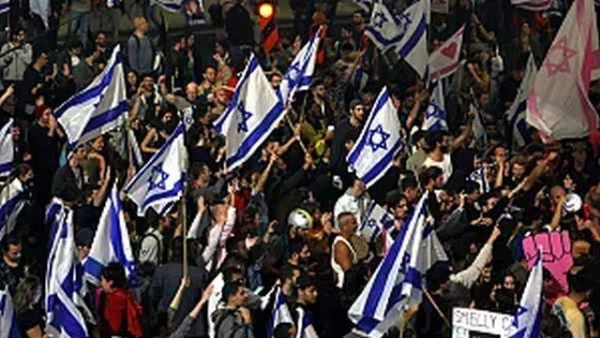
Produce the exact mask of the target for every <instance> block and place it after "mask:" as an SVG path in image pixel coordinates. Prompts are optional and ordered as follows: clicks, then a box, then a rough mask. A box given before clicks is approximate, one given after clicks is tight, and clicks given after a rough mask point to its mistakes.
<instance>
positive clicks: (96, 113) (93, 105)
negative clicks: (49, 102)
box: [54, 45, 129, 149]
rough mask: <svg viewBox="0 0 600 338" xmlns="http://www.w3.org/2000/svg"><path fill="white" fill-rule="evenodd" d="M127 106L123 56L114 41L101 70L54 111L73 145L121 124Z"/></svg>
mask: <svg viewBox="0 0 600 338" xmlns="http://www.w3.org/2000/svg"><path fill="white" fill-rule="evenodd" d="M128 110H129V105H128V104H127V90H126V87H125V72H124V70H123V56H122V55H121V53H120V47H119V45H117V46H116V47H115V48H114V50H113V52H112V55H111V57H110V59H109V60H108V63H107V65H106V68H104V70H103V71H102V73H100V74H99V75H98V76H96V78H95V79H94V80H93V81H92V82H91V83H90V84H89V85H88V86H87V87H86V88H85V89H83V90H82V91H80V92H79V93H77V94H75V95H73V96H72V97H71V98H70V99H68V100H67V101H66V102H65V103H63V104H62V105H61V106H60V107H58V108H57V109H56V111H55V112H54V113H55V116H56V118H57V120H58V122H59V123H60V124H61V125H62V127H63V129H64V130H65V133H66V134H67V137H68V139H69V146H70V147H71V149H72V148H73V147H75V146H77V145H79V144H84V143H86V142H88V141H91V140H93V139H94V138H96V137H98V136H100V135H102V134H104V133H106V132H108V131H111V130H112V129H114V128H116V127H118V126H121V125H123V123H124V122H125V118H126V115H127V111H128Z"/></svg>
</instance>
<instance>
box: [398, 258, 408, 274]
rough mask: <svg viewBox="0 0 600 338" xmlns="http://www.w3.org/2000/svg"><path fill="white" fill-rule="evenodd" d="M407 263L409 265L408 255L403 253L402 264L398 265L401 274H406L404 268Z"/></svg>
mask: <svg viewBox="0 0 600 338" xmlns="http://www.w3.org/2000/svg"><path fill="white" fill-rule="evenodd" d="M408 263H410V254H409V253H405V254H404V257H402V264H400V272H401V273H406V267H407V266H408Z"/></svg>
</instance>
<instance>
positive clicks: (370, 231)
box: [358, 203, 394, 244]
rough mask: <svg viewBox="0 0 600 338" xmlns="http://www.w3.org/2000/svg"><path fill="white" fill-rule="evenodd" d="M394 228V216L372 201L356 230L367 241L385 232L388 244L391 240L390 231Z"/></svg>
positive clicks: (371, 240)
mask: <svg viewBox="0 0 600 338" xmlns="http://www.w3.org/2000/svg"><path fill="white" fill-rule="evenodd" d="M393 228H394V216H393V215H392V214H390V213H389V212H387V211H386V210H385V209H384V208H383V207H382V206H380V205H379V204H377V203H372V204H371V206H370V207H369V209H368V211H367V218H366V219H365V220H364V221H363V222H362V224H361V225H360V227H359V229H358V231H359V232H360V234H361V236H362V237H364V238H365V239H366V240H367V241H368V242H369V243H371V242H373V241H374V240H375V239H376V238H377V236H381V235H382V234H385V236H386V241H387V243H388V244H391V243H392V242H393V240H392V236H391V234H390V232H391V231H392V229H393Z"/></svg>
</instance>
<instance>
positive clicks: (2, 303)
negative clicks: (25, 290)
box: [0, 287, 21, 338]
mask: <svg viewBox="0 0 600 338" xmlns="http://www.w3.org/2000/svg"><path fill="white" fill-rule="evenodd" d="M20 337H21V333H20V332H19V325H18V324H17V316H16V315H15V309H14V308H13V303H12V299H11V298H10V293H8V287H7V288H6V289H4V290H0V338H20Z"/></svg>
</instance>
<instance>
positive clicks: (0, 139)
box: [0, 118, 14, 177]
mask: <svg viewBox="0 0 600 338" xmlns="http://www.w3.org/2000/svg"><path fill="white" fill-rule="evenodd" d="M12 125H13V119H12V118H11V119H9V120H8V122H7V123H6V124H5V125H4V126H2V128H1V129H0V149H2V151H0V177H4V176H8V175H10V172H11V171H12V168H13V161H14V158H13V157H14V150H13V149H14V145H13V139H12V133H11V130H10V129H11V127H12Z"/></svg>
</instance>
